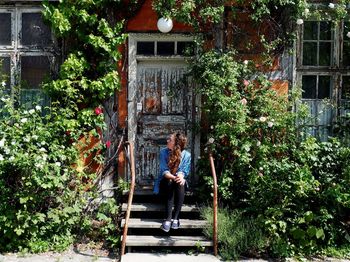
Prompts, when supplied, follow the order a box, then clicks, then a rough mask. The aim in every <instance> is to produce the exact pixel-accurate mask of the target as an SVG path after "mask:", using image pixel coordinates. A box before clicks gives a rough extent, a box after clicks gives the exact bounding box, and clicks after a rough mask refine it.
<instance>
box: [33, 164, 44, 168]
mask: <svg viewBox="0 0 350 262" xmlns="http://www.w3.org/2000/svg"><path fill="white" fill-rule="evenodd" d="M35 167H37V168H43V167H44V165H43V164H41V163H36V164H35Z"/></svg>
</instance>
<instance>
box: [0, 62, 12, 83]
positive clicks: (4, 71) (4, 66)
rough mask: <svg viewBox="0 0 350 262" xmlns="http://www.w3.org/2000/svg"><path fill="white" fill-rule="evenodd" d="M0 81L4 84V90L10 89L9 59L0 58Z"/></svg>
mask: <svg viewBox="0 0 350 262" xmlns="http://www.w3.org/2000/svg"><path fill="white" fill-rule="evenodd" d="M0 65H1V80H2V81H5V82H6V88H10V74H11V72H10V58H9V57H0Z"/></svg>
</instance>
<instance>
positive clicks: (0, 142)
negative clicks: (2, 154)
mask: <svg viewBox="0 0 350 262" xmlns="http://www.w3.org/2000/svg"><path fill="white" fill-rule="evenodd" d="M5 141H6V140H5V138H3V139H1V140H0V147H4V146H5Z"/></svg>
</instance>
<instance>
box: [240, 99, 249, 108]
mask: <svg viewBox="0 0 350 262" xmlns="http://www.w3.org/2000/svg"><path fill="white" fill-rule="evenodd" d="M247 103H248V101H247V99H245V98H242V99H241V104H242V105H244V106H245V105H246V104H247Z"/></svg>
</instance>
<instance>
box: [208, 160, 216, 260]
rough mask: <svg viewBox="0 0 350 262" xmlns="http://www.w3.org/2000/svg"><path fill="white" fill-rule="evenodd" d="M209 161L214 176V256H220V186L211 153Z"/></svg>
mask: <svg viewBox="0 0 350 262" xmlns="http://www.w3.org/2000/svg"><path fill="white" fill-rule="evenodd" d="M209 161H210V167H211V174H212V176H213V186H214V188H213V191H214V197H213V246H214V255H215V256H217V255H218V184H217V179H216V171H215V165H214V158H213V155H212V154H211V153H209Z"/></svg>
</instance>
